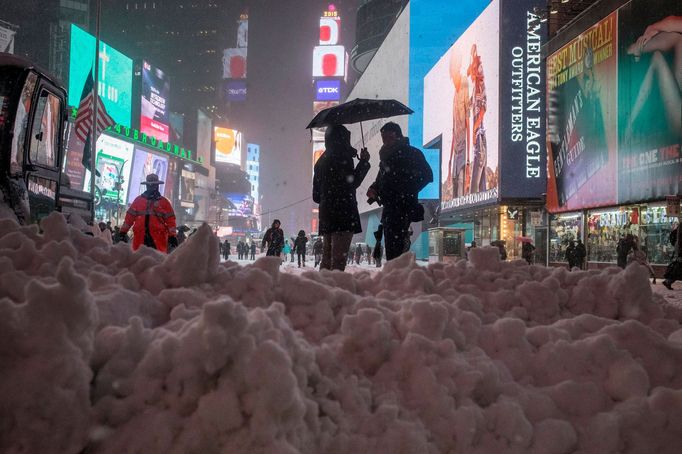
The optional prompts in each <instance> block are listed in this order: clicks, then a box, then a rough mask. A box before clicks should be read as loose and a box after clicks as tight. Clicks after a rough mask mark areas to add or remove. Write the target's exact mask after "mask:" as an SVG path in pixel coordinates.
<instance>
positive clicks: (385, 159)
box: [367, 122, 433, 260]
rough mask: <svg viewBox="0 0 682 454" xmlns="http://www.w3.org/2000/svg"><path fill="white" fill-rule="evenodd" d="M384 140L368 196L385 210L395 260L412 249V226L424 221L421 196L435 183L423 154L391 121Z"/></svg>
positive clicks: (389, 256) (384, 220)
mask: <svg viewBox="0 0 682 454" xmlns="http://www.w3.org/2000/svg"><path fill="white" fill-rule="evenodd" d="M381 139H382V141H383V144H384V145H383V146H382V147H381V150H380V151H379V159H380V163H379V173H378V174H377V178H376V180H375V181H374V183H372V185H371V186H370V187H369V189H368V190H367V197H368V199H369V200H368V201H369V202H370V203H373V202H374V201H376V202H378V203H379V204H380V205H383V207H384V209H383V212H382V214H381V224H382V225H383V226H384V240H385V241H386V260H392V259H394V258H396V257H398V256H400V255H401V254H403V253H404V252H407V251H408V250H409V244H410V243H409V242H408V241H407V237H408V234H409V231H410V224H411V223H412V222H419V221H422V220H424V208H423V207H422V206H421V205H420V204H419V199H418V196H419V191H421V190H422V189H423V188H424V187H425V186H426V185H427V184H428V183H430V182H431V181H433V172H432V171H431V167H429V164H428V163H427V162H426V158H424V154H423V153H422V152H421V151H420V150H418V149H417V148H415V147H413V146H411V145H410V140H409V139H408V138H407V137H404V136H403V133H402V130H401V129H400V126H399V125H397V124H396V123H393V122H389V123H386V124H385V125H384V126H383V127H382V128H381Z"/></svg>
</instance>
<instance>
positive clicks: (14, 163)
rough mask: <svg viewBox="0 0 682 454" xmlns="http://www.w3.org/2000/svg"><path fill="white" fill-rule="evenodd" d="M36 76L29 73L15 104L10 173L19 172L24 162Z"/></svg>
mask: <svg viewBox="0 0 682 454" xmlns="http://www.w3.org/2000/svg"><path fill="white" fill-rule="evenodd" d="M37 80H38V76H36V74H35V73H29V75H28V76H27V77H26V82H24V88H23V89H22V91H21V98H20V99H19V104H18V105H17V114H16V117H15V119H14V134H13V136H12V155H11V161H10V172H11V173H12V174H16V173H21V171H22V166H23V164H24V156H23V155H24V153H23V147H24V140H25V138H26V129H27V128H28V113H29V112H30V111H31V102H32V99H33V92H34V91H35V87H36V81H37Z"/></svg>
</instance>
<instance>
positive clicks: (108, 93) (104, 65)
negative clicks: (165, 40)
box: [68, 24, 133, 127]
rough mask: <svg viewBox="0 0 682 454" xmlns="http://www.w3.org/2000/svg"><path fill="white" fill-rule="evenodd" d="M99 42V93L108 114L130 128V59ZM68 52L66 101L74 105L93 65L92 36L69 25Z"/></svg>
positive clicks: (93, 39)
mask: <svg viewBox="0 0 682 454" xmlns="http://www.w3.org/2000/svg"><path fill="white" fill-rule="evenodd" d="M99 45H100V47H99V60H100V61H99V74H98V79H99V95H100V97H101V98H102V101H103V102H104V106H105V107H106V108H107V113H109V116H111V118H113V119H114V121H115V122H116V123H118V124H121V125H123V126H127V127H130V126H131V124H130V116H131V113H132V83H133V61H132V60H131V59H130V58H128V57H126V56H125V55H123V54H122V53H121V52H119V51H117V50H116V49H114V48H113V47H111V46H109V45H108V44H106V43H105V42H104V41H100V42H99ZM70 55H71V56H70V61H69V98H68V104H69V105H70V106H74V107H78V105H79V104H80V98H81V94H82V93H83V86H84V85H85V79H87V77H88V74H89V73H90V70H91V69H92V68H93V66H94V65H93V61H94V59H95V37H94V36H92V35H91V34H89V33H87V32H86V31H84V30H82V29H81V28H79V27H77V26H76V25H73V24H72V25H71V48H70Z"/></svg>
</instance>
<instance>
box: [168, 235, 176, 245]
mask: <svg viewBox="0 0 682 454" xmlns="http://www.w3.org/2000/svg"><path fill="white" fill-rule="evenodd" d="M168 246H170V247H174V248H175V247H178V239H177V238H176V237H174V236H171V237H169V238H168Z"/></svg>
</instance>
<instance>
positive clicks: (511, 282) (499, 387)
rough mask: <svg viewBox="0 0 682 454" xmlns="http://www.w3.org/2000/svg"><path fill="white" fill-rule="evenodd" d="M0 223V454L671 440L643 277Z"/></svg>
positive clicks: (673, 386) (663, 447)
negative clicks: (124, 240)
mask: <svg viewBox="0 0 682 454" xmlns="http://www.w3.org/2000/svg"><path fill="white" fill-rule="evenodd" d="M41 227H42V232H43V233H40V232H39V230H38V229H37V228H36V227H35V226H29V227H19V226H18V225H17V224H16V223H14V222H13V221H9V220H3V221H0V370H1V373H0V399H1V401H0V402H1V404H0V452H3V453H81V452H88V453H129V452H130V453H132V452H135V453H164V454H165V453H171V454H173V453H237V452H243V453H297V452H300V453H331V454H334V453H441V452H442V453H446V452H457V453H538V454H540V453H542V454H553V453H556V454H562V453H600V454H601V453H652V452H655V453H679V452H680V449H681V447H682V429H681V428H682V327H681V326H680V321H681V320H682V314H681V312H680V310H679V309H678V308H676V307H674V306H672V305H670V304H668V303H666V301H665V300H664V299H663V298H661V297H660V296H658V295H656V294H654V293H652V291H651V286H650V284H649V281H648V279H647V273H646V272H645V271H644V270H643V269H642V268H639V267H638V266H636V265H634V266H631V267H628V269H626V270H625V271H621V270H620V269H617V268H610V269H606V270H601V271H574V272H568V271H567V270H566V269H559V268H555V269H552V268H545V267H542V266H528V265H526V264H525V262H520V261H516V262H500V261H499V259H498V253H497V249H494V248H477V249H474V250H472V251H471V260H470V262H464V261H460V262H457V263H454V264H444V263H437V264H432V265H429V266H428V267H423V266H419V265H417V264H415V263H414V259H413V258H412V256H410V255H409V254H406V255H404V256H402V257H401V258H399V259H396V260H394V261H391V262H389V263H387V264H386V265H385V266H384V268H383V270H382V271H378V272H377V271H372V272H370V271H358V272H356V273H355V274H348V273H340V272H328V271H324V272H317V271H303V272H301V273H300V274H290V273H283V272H281V271H280V266H279V263H278V261H277V259H273V258H263V259H260V260H258V261H256V262H255V263H254V264H253V265H247V266H240V265H238V264H235V263H233V262H226V263H220V257H219V254H218V239H217V238H216V237H215V236H213V234H212V232H211V231H210V229H209V228H208V227H207V226H203V227H202V228H200V229H199V231H198V232H197V233H196V234H195V235H194V236H192V238H190V239H189V240H188V241H186V242H185V243H184V244H183V245H182V246H181V247H180V248H178V250H177V251H175V252H174V253H173V254H171V255H169V256H164V255H162V254H160V253H158V252H156V251H153V250H150V249H147V248H142V249H141V250H140V251H138V252H135V253H133V252H132V250H131V249H130V247H129V245H126V244H117V245H113V246H112V245H109V244H107V243H106V242H105V241H103V240H101V239H99V238H94V237H91V236H86V235H83V234H82V233H81V232H80V231H79V230H78V229H77V228H74V227H72V226H70V225H67V224H66V222H65V221H64V218H63V217H62V216H61V215H59V214H52V215H50V216H49V217H48V218H46V219H45V220H44V221H43V223H42V226H41Z"/></svg>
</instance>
